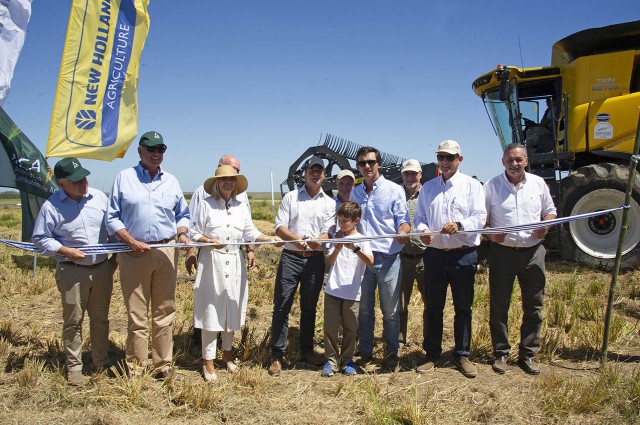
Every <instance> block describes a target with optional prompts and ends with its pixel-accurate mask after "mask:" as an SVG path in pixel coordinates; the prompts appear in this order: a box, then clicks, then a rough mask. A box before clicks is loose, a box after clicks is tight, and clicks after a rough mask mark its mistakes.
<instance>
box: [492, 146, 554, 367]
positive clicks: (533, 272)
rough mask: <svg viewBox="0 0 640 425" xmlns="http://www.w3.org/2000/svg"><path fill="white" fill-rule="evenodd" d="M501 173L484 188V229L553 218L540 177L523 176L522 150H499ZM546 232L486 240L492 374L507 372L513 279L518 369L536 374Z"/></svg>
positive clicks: (524, 152) (524, 154) (524, 232)
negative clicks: (517, 297)
mask: <svg viewBox="0 0 640 425" xmlns="http://www.w3.org/2000/svg"><path fill="white" fill-rule="evenodd" d="M502 164H503V165H504V170H505V171H504V173H501V174H500V175H498V176H496V177H494V178H492V179H491V180H489V182H488V183H487V184H486V185H485V187H484V189H485V197H486V207H487V226H489V227H503V226H514V225H519V224H527V223H534V222H537V221H541V220H542V221H546V220H553V219H554V218H556V207H555V206H554V204H553V199H552V198H551V194H550V193H549V187H548V186H547V184H546V183H545V182H544V180H543V179H542V178H541V177H538V176H536V175H533V174H529V173H527V172H525V168H526V166H527V164H528V158H527V149H526V148H525V147H524V145H520V144H517V143H513V144H510V145H508V146H507V147H506V148H505V150H504V155H503V157H502ZM546 234H547V228H546V227H540V228H538V229H536V230H533V231H531V230H522V231H518V232H513V233H501V234H494V235H489V239H490V240H491V241H492V242H493V243H492V244H491V248H490V251H489V288H490V289H489V291H490V300H491V303H490V313H489V317H490V319H489V326H490V329H491V340H492V343H493V355H494V362H493V365H492V367H493V370H494V371H495V372H496V373H500V374H503V373H505V372H506V371H507V357H508V355H509V350H510V349H511V346H510V345H509V331H508V328H507V324H508V313H509V304H510V301H511V293H512V291H513V283H514V280H515V278H516V276H517V277H518V284H519V285H520V292H521V294H522V311H523V315H522V326H521V327H520V347H519V355H518V364H519V365H520V367H521V368H522V369H523V370H524V371H525V372H527V373H529V374H532V375H538V374H539V373H540V367H539V366H538V365H537V364H536V362H535V361H534V360H533V357H534V355H535V353H536V352H537V351H538V349H539V348H540V328H541V326H542V302H543V299H544V287H545V281H546V278H545V268H544V257H545V253H546V250H545V248H544V246H543V245H542V241H543V239H544V237H545V235H546Z"/></svg>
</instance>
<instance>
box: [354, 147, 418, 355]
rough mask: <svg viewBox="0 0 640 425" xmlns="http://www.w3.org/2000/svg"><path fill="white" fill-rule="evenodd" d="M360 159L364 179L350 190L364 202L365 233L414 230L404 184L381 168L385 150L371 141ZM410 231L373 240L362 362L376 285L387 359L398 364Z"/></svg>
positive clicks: (362, 317) (363, 301) (362, 318)
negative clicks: (403, 264)
mask: <svg viewBox="0 0 640 425" xmlns="http://www.w3.org/2000/svg"><path fill="white" fill-rule="evenodd" d="M356 158H357V161H356V165H357V166H358V171H360V174H362V177H363V178H364V181H363V183H362V184H361V185H359V186H356V188H355V189H353V191H352V192H351V200H352V201H354V202H356V203H357V204H359V205H360V208H361V209H362V218H361V220H360V227H359V229H358V231H359V232H360V233H361V234H363V235H365V236H381V235H388V234H404V233H409V229H410V221H409V213H408V210H407V201H406V199H405V194H404V189H403V188H402V187H401V186H400V185H398V184H396V183H394V182H392V181H390V180H387V179H385V178H384V176H382V175H381V174H380V165H381V163H382V160H381V157H380V152H379V151H378V150H377V149H375V148H372V147H363V148H360V150H359V151H358V153H357V154H356ZM408 241H409V237H408V236H399V237H397V238H379V239H374V240H372V241H371V242H370V245H371V250H372V251H373V257H374V264H373V266H368V267H367V271H366V272H365V274H364V278H363V280H362V294H361V297H360V313H359V315H358V323H359V327H360V329H359V333H360V335H359V351H360V364H362V365H366V364H367V363H369V362H370V361H371V358H372V355H373V331H374V323H375V301H376V288H378V289H379V296H380V310H382V329H383V330H382V334H383V338H384V341H385V360H386V361H388V363H389V365H390V366H394V365H395V363H397V360H398V348H399V344H398V337H399V334H400V316H399V312H400V289H401V284H400V279H401V268H400V257H399V255H398V253H399V252H400V250H401V249H402V245H403V244H405V243H407V242H408Z"/></svg>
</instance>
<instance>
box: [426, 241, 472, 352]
mask: <svg viewBox="0 0 640 425" xmlns="http://www.w3.org/2000/svg"><path fill="white" fill-rule="evenodd" d="M423 258H424V282H425V288H426V296H427V314H426V321H425V323H424V327H425V330H426V331H425V339H424V343H423V348H424V349H425V351H426V352H427V357H429V358H432V359H434V360H438V359H439V358H440V354H442V326H443V318H444V305H445V302H446V300H447V286H449V284H451V295H452V296H453V309H454V311H455V316H454V319H453V335H454V340H455V348H454V351H453V354H454V356H456V357H469V352H470V350H471V305H472V304H473V292H474V291H473V284H474V283H475V278H476V267H477V265H478V253H477V251H476V248H475V247H473V248H469V249H460V250H454V251H445V250H443V249H435V248H427V250H426V251H425V252H424V257H423Z"/></svg>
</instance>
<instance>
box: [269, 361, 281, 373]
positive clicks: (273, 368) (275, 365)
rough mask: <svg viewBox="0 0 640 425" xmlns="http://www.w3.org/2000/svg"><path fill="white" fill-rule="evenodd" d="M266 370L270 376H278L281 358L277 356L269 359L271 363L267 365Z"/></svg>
mask: <svg viewBox="0 0 640 425" xmlns="http://www.w3.org/2000/svg"><path fill="white" fill-rule="evenodd" d="M268 372H269V375H271V376H280V374H281V373H282V360H280V359H278V358H275V359H273V360H271V365H269V369H268Z"/></svg>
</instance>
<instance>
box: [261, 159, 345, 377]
mask: <svg viewBox="0 0 640 425" xmlns="http://www.w3.org/2000/svg"><path fill="white" fill-rule="evenodd" d="M305 167H306V168H305V172H304V180H305V183H304V185H302V186H301V187H299V188H298V189H296V190H292V191H291V192H289V193H287V194H286V195H285V196H284V197H283V198H282V202H280V209H279V210H278V214H277V215H276V225H275V228H276V235H278V236H280V237H281V238H282V240H284V241H296V242H287V243H286V244H285V245H284V249H283V250H282V254H281V255H280V262H279V264H278V271H277V275H276V281H275V286H274V294H273V317H272V319H271V341H270V342H269V349H270V350H271V363H270V365H269V375H271V376H279V375H280V374H281V373H282V360H283V358H284V355H285V350H286V346H287V335H288V333H289V312H290V311H291V306H292V305H293V301H294V299H295V294H296V291H297V290H298V286H300V337H299V341H300V351H301V353H302V356H303V357H304V359H305V361H306V362H307V363H309V364H311V365H317V364H318V363H319V362H322V359H320V358H318V357H317V356H316V355H315V352H314V349H313V337H314V333H315V326H316V308H317V305H318V298H319V296H320V291H321V290H322V283H323V280H324V270H325V259H324V246H323V245H322V244H321V243H320V242H318V241H312V240H310V241H306V240H307V239H326V238H327V236H328V235H327V232H328V230H329V227H330V226H331V225H332V224H334V220H335V219H334V215H335V212H336V201H334V200H333V199H332V198H331V197H330V196H329V195H327V194H326V193H325V192H324V191H323V190H322V183H323V182H324V178H325V170H324V162H323V161H322V159H320V158H319V157H317V156H312V157H311V158H310V159H309V160H308V161H307V163H306V164H305Z"/></svg>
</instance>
